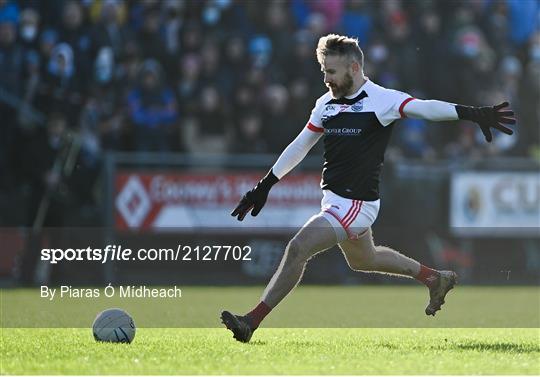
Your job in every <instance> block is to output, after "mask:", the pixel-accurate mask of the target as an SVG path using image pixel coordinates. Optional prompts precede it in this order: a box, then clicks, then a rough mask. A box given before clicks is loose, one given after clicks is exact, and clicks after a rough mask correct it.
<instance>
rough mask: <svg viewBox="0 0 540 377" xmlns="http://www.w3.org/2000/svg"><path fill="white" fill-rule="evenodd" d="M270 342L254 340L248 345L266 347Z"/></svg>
mask: <svg viewBox="0 0 540 377" xmlns="http://www.w3.org/2000/svg"><path fill="white" fill-rule="evenodd" d="M267 343H268V342H265V341H264V340H254V341H253V342H249V343H248V344H249V345H251V346H265V345H266V344H267Z"/></svg>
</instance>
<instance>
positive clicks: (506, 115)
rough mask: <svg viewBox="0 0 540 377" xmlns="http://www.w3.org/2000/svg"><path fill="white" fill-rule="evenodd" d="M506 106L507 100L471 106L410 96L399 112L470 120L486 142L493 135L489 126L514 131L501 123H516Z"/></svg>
mask: <svg viewBox="0 0 540 377" xmlns="http://www.w3.org/2000/svg"><path fill="white" fill-rule="evenodd" d="M505 107H508V102H503V103H501V104H499V105H497V106H484V107H473V106H463V105H455V104H452V103H449V102H443V101H437V100H419V99H416V98H410V100H408V101H407V102H406V103H405V102H404V104H403V105H402V108H401V112H402V114H403V115H405V116H407V117H410V118H420V119H426V120H431V121H436V122H437V121H445V120H458V119H464V120H470V121H472V122H475V123H477V124H478V126H479V127H480V129H481V130H482V133H483V134H484V137H485V138H486V141H487V142H491V140H492V139H493V136H492V134H491V128H492V127H493V128H496V129H498V130H499V131H501V132H504V133H505V134H507V135H512V134H513V133H514V132H513V131H512V130H511V129H509V128H507V127H505V126H504V125H503V124H516V120H515V119H514V118H513V116H514V112H513V111H512V110H510V109H504V108H505Z"/></svg>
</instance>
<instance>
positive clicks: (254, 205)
mask: <svg viewBox="0 0 540 377" xmlns="http://www.w3.org/2000/svg"><path fill="white" fill-rule="evenodd" d="M278 181H279V179H278V178H277V177H276V176H275V175H274V173H272V169H270V171H269V172H268V174H266V176H265V177H264V178H263V179H261V180H260V181H259V183H257V185H256V186H255V187H254V188H252V189H251V190H249V191H248V192H247V193H246V194H245V195H244V196H243V197H242V199H241V200H240V203H238V205H237V206H236V208H235V209H234V211H232V212H231V216H233V217H236V216H238V221H242V220H244V217H246V215H247V214H248V212H249V211H251V209H253V211H251V216H257V215H258V214H259V212H261V209H262V208H263V207H264V204H265V203H266V199H267V198H268V193H269V192H270V189H271V188H272V186H273V185H275V184H276V183H277V182H278Z"/></svg>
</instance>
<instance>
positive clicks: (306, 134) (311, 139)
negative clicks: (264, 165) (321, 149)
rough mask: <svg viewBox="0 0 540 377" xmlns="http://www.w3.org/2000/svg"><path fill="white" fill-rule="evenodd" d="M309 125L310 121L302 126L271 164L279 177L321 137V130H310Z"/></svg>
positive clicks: (288, 170) (298, 160) (294, 164)
mask: <svg viewBox="0 0 540 377" xmlns="http://www.w3.org/2000/svg"><path fill="white" fill-rule="evenodd" d="M311 125H312V123H311V122H309V123H308V124H307V125H306V127H304V129H303V130H302V131H301V132H300V134H298V136H297V137H296V139H294V140H293V141H292V142H291V143H290V144H289V145H288V146H287V148H285V150H284V151H283V152H282V153H281V155H280V156H279V158H278V160H277V161H276V163H275V164H274V166H272V172H273V173H274V175H275V176H276V177H278V178H279V179H281V178H282V177H283V176H284V175H285V174H287V173H288V172H290V171H291V170H292V169H293V168H294V167H295V166H296V165H298V164H299V163H300V161H302V160H303V159H304V157H306V155H307V153H308V152H309V150H310V149H311V148H313V146H314V145H315V144H316V143H317V141H318V140H319V139H320V138H321V136H322V132H318V131H313V130H311V128H310V126H311Z"/></svg>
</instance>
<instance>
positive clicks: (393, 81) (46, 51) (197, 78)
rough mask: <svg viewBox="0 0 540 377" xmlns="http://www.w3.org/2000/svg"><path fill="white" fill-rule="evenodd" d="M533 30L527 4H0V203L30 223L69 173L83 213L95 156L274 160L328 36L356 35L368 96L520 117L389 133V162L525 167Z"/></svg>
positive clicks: (300, 121) (536, 84)
mask: <svg viewBox="0 0 540 377" xmlns="http://www.w3.org/2000/svg"><path fill="white" fill-rule="evenodd" d="M539 19H540V3H539V1H538V0H470V1H457V0H455V1H445V0H439V1H436V0H432V1H430V0H418V1H412V0H288V1H285V0H268V1H253V0H141V1H135V0H133V1H129V0H126V1H122V0H101V1H100V0H77V1H75V0H47V1H41V0H19V1H13V0H0V117H1V119H2V125H1V127H0V171H1V172H2V174H1V177H0V193H1V194H3V197H4V199H5V200H4V201H7V202H9V201H10V200H9V198H10V197H11V194H12V193H13V192H17V191H19V190H20V189H21V188H23V189H24V188H26V189H27V190H30V193H29V194H28V197H29V198H31V199H30V200H29V203H30V204H29V205H28V206H29V208H30V210H29V211H31V212H32V213H31V214H28V216H22V217H23V218H25V219H27V220H28V219H34V218H35V216H36V211H37V208H38V207H39V203H40V201H42V198H43V195H45V194H48V195H50V196H51V197H55V196H58V195H60V196H61V195H62V192H63V191H65V190H62V186H63V185H64V184H65V183H66V182H63V179H62V176H65V175H66V172H67V173H68V175H69V176H70V177H72V178H71V181H70V183H69V184H70V187H71V191H72V192H76V194H77V195H76V196H77V198H76V200H77V201H78V202H79V203H82V204H84V203H91V202H92V201H93V200H95V199H94V198H95V192H93V191H92V190H93V189H92V187H95V185H94V184H95V182H96V180H97V179H98V178H99V175H100V169H101V166H102V160H103V156H104V155H105V152H106V151H108V150H120V151H139V152H147V151H153V152H168V151H170V152H183V153H188V154H194V155H208V154H238V153H279V152H280V151H281V150H282V149H283V148H284V147H285V146H286V145H287V144H288V143H289V142H290V141H291V140H292V139H293V138H294V137H295V135H296V134H297V133H298V132H299V131H300V130H301V129H302V127H304V125H305V123H306V121H307V119H308V117H309V114H310V111H311V109H312V107H313V105H314V101H315V99H316V98H318V97H319V96H320V95H322V94H323V93H324V92H325V91H326V88H325V87H324V85H323V82H322V79H323V77H322V74H321V72H320V67H319V66H318V64H317V62H316V59H315V53H314V50H315V46H316V43H317V40H318V38H319V37H320V36H322V35H325V34H327V33H330V32H335V33H343V34H346V35H348V36H353V37H357V38H358V40H359V42H360V45H361V47H362V49H363V50H364V53H365V55H366V63H365V67H364V70H365V73H366V75H367V76H368V77H369V78H370V79H371V80H373V81H375V82H376V83H378V84H381V85H383V86H386V87H390V88H394V89H398V90H402V91H406V92H408V93H410V94H411V95H413V96H415V97H417V98H429V99H432V98H433V99H441V100H446V101H450V102H455V103H462V104H468V105H488V104H495V103H499V102H501V101H503V100H508V101H509V102H510V103H511V104H512V108H513V109H514V110H515V111H516V112H517V118H518V124H517V126H516V127H515V128H516V135H515V136H514V137H496V138H495V140H494V143H492V144H490V145H487V144H486V143H485V142H484V141H483V137H482V136H481V134H480V133H479V132H478V131H477V129H476V128H475V127H473V126H472V125H471V124H460V123H456V124H454V125H429V124H428V122H425V121H422V120H413V119H406V120H402V121H401V122H400V125H399V126H398V127H396V129H395V131H394V132H395V134H394V138H393V142H392V146H391V151H390V158H398V159H399V158H417V159H418V158H419V159H426V160H437V159H463V158H476V157H483V156H486V155H488V156H492V155H504V156H522V157H525V156H531V157H534V158H538V156H540V152H539V142H538V140H539V125H540V110H539V108H540V106H538V105H539V103H540V30H539ZM318 148H320V146H319V147H318ZM319 151H320V150H319ZM60 157H61V158H60ZM59 160H61V161H62V163H61V164H59V163H58V161H59ZM60 165H61V166H60ZM73 187H75V189H73ZM0 197H2V195H0ZM6 198H7V199H6ZM0 201H1V199H0ZM82 204H81V205H82ZM0 206H1V203H0ZM49 212H50V211H49ZM53 212H54V211H53ZM48 216H52V220H51V217H49V220H48V223H49V224H51V223H52V224H54V223H55V221H54V213H53V214H52V215H51V214H50V213H49V214H48ZM25 221H26V220H25ZM0 223H1V221H0Z"/></svg>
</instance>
